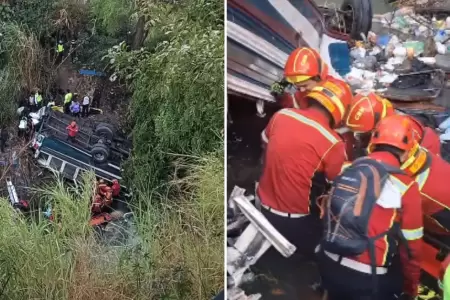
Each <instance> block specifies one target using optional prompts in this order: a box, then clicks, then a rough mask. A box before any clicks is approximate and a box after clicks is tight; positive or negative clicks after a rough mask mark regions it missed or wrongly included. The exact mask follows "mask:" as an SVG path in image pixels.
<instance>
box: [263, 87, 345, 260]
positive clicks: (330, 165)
mask: <svg viewBox="0 0 450 300" xmlns="http://www.w3.org/2000/svg"><path fill="white" fill-rule="evenodd" d="M349 91H350V89H349V87H348V86H347V87H342V86H340V85H338V84H336V83H335V82H333V81H324V82H322V83H321V84H320V85H318V86H316V87H315V88H313V89H312V91H311V92H310V93H309V94H308V95H307V97H306V99H307V100H308V107H307V108H305V109H296V108H290V109H282V110H280V111H278V112H276V113H275V114H274V115H273V117H272V119H271V120H270V121H269V124H268V125H267V127H266V129H265V130H264V131H263V132H262V140H263V142H265V143H267V144H266V146H265V157H264V167H263V172H262V176H261V179H260V181H259V185H258V189H257V195H258V196H259V198H260V201H261V206H262V208H261V211H262V213H263V214H264V215H265V216H266V218H267V219H268V221H269V222H270V223H271V224H272V225H273V226H274V227H275V228H276V229H278V230H279V231H280V233H281V234H282V235H284V237H286V238H287V239H288V240H289V241H290V242H291V243H293V244H294V245H295V246H296V247H297V251H296V253H298V254H302V255H303V256H314V254H313V253H314V248H315V247H316V246H317V244H318V241H319V239H320V231H321V229H320V226H321V224H320V219H319V216H318V212H317V211H315V209H317V207H316V205H315V204H314V201H315V199H316V198H317V197H318V196H320V195H321V194H322V193H323V192H324V190H325V187H326V180H325V179H328V180H333V178H334V177H335V176H336V175H337V174H339V172H340V169H341V166H342V164H343V163H344V161H345V160H346V155H345V145H344V143H343V141H342V139H341V138H340V137H339V135H338V134H337V133H336V132H335V131H334V130H333V128H335V126H336V124H340V123H341V121H342V119H343V118H344V116H345V115H346V113H347V110H348V107H349V106H350V103H351V100H352V94H351V92H349ZM313 183H314V184H313Z"/></svg>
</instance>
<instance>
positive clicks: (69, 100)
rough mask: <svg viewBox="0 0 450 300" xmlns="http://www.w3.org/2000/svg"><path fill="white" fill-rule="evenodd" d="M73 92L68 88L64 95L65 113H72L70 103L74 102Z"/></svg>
mask: <svg viewBox="0 0 450 300" xmlns="http://www.w3.org/2000/svg"><path fill="white" fill-rule="evenodd" d="M72 98H73V94H72V92H71V91H70V90H67V93H66V95H65V96H64V113H66V114H70V104H71V103H72Z"/></svg>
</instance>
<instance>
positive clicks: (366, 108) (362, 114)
mask: <svg viewBox="0 0 450 300" xmlns="http://www.w3.org/2000/svg"><path fill="white" fill-rule="evenodd" d="M392 114H395V110H394V108H393V106H392V104H391V103H390V102H389V101H388V100H387V99H383V98H381V97H379V96H378V95H376V94H375V93H369V94H367V95H362V94H359V95H356V96H355V97H354V99H353V103H352V105H351V107H350V110H349V113H348V116H347V119H346V122H345V123H346V124H345V125H346V126H347V127H348V128H350V130H352V131H353V132H355V133H358V134H359V138H360V141H361V143H360V145H359V147H360V148H361V147H362V148H365V147H366V146H367V140H368V139H367V137H369V136H370V132H371V131H372V130H373V128H374V127H375V126H376V124H377V123H378V122H379V121H380V120H381V119H382V118H384V117H386V116H389V115H392ZM408 118H410V119H411V120H412V121H413V122H412V126H413V132H414V134H415V135H416V136H417V137H418V140H419V141H420V145H421V146H422V147H424V148H426V149H427V150H429V151H430V152H432V153H434V154H437V155H440V152H441V150H440V149H441V143H440V140H439V136H438V135H437V133H436V132H435V131H434V130H433V129H432V128H429V127H425V126H423V125H422V124H421V123H420V122H419V121H418V120H417V119H415V118H413V117H411V116H408Z"/></svg>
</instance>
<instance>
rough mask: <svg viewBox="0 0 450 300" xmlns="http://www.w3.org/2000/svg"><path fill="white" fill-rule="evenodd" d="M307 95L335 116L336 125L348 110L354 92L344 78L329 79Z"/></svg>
mask: <svg viewBox="0 0 450 300" xmlns="http://www.w3.org/2000/svg"><path fill="white" fill-rule="evenodd" d="M306 97H308V98H310V99H313V100H315V101H317V102H319V103H320V104H321V105H322V106H323V107H324V108H325V109H326V110H327V111H328V112H329V113H330V114H331V116H332V117H333V121H334V126H338V125H339V124H340V123H341V121H342V120H343V119H344V118H345V116H346V114H347V112H348V109H349V107H350V103H351V102H352V98H353V94H352V90H351V89H350V87H349V86H348V84H346V83H345V82H343V81H342V80H338V79H327V80H325V81H324V82H321V83H319V84H318V85H317V86H316V87H314V88H313V89H312V90H311V91H310V92H309V93H308V94H307V95H306Z"/></svg>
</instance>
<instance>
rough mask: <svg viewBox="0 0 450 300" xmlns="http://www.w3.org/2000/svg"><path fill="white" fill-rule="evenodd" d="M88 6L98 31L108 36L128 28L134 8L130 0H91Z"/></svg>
mask: <svg viewBox="0 0 450 300" xmlns="http://www.w3.org/2000/svg"><path fill="white" fill-rule="evenodd" d="M90 7H91V13H92V15H93V17H94V19H97V24H98V26H99V31H100V33H102V32H104V33H106V34H107V35H110V36H116V35H117V34H119V33H120V32H122V31H124V30H126V29H128V27H129V25H130V22H131V20H130V17H131V15H132V13H133V11H134V9H135V5H134V1H130V0H91V3H90Z"/></svg>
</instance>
